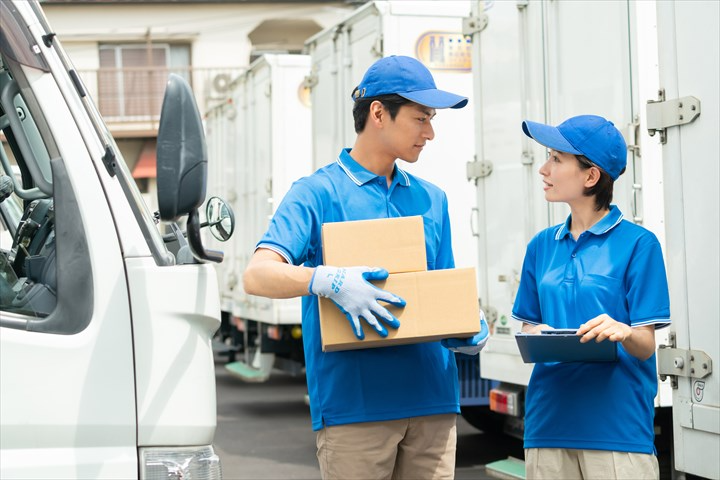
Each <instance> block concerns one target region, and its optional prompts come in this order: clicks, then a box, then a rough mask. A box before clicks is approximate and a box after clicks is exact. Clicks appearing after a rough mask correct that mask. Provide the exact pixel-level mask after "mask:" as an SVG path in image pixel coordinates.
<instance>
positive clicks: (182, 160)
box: [157, 73, 207, 221]
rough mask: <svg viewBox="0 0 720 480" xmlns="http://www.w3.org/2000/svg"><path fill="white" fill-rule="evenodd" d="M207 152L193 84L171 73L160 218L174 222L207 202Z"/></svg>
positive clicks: (163, 122) (160, 145)
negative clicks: (192, 88) (191, 85)
mask: <svg viewBox="0 0 720 480" xmlns="http://www.w3.org/2000/svg"><path fill="white" fill-rule="evenodd" d="M206 186H207V149H206V147H205V134H204V133H203V126H202V121H201V119H200V113H199V112H198V109H197V105H196V103H195V97H194V96H193V93H192V90H191V88H190V85H188V83H187V82H186V81H185V80H184V79H183V78H182V77H180V76H179V75H176V74H174V73H171V74H170V76H169V78H168V82H167V87H166V89H165V96H164V98H163V104H162V111H161V112H160V126H159V129H158V138H157V189H158V206H159V210H160V218H161V219H163V220H165V221H174V220H175V219H177V218H178V217H180V216H182V215H188V214H190V212H192V211H193V210H196V209H197V208H199V207H200V205H201V204H202V203H203V201H205V189H206Z"/></svg>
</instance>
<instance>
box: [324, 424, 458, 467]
mask: <svg viewBox="0 0 720 480" xmlns="http://www.w3.org/2000/svg"><path fill="white" fill-rule="evenodd" d="M456 420H457V415H455V414H454V413H453V414H446V415H431V416H427V417H413V418H407V419H403V420H393V421H387V422H368V423H353V424H349V425H338V426H334V427H325V428H323V429H322V430H320V431H319V432H318V433H317V448H318V450H317V457H318V462H319V463H320V473H321V475H322V478H323V480H330V479H343V480H345V479H347V480H350V479H362V480H372V479H393V480H394V479H413V480H423V479H452V478H454V476H455V448H456V445H457V430H456V427H455V422H456Z"/></svg>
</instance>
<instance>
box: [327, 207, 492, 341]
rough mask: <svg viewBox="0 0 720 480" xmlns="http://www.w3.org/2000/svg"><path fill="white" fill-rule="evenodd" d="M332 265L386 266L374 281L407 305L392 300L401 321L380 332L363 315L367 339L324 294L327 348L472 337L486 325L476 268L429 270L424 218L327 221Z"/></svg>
mask: <svg viewBox="0 0 720 480" xmlns="http://www.w3.org/2000/svg"><path fill="white" fill-rule="evenodd" d="M322 235H323V257H324V260H325V264H326V265H333V266H339V267H350V266H358V265H366V266H373V267H375V266H377V267H383V268H385V269H387V270H388V271H389V272H390V276H389V277H388V278H387V279H386V280H384V281H380V282H373V283H374V284H375V285H377V286H378V288H382V289H383V290H387V291H389V292H392V293H394V294H396V295H398V296H400V297H402V298H403V299H404V300H405V302H406V305H405V308H397V307H393V306H390V305H386V307H387V308H388V310H389V311H390V312H391V313H392V314H393V315H395V317H396V318H397V319H398V320H399V321H400V328H398V329H397V330H395V329H392V328H387V325H386V328H387V330H388V336H387V337H386V338H382V337H380V335H378V334H377V333H376V332H375V330H374V329H373V328H372V327H371V326H370V324H368V323H367V322H365V321H364V320H361V325H362V328H363V332H364V333H365V339H364V340H358V339H357V337H355V333H354V332H353V328H352V326H351V324H350V321H349V320H348V319H347V317H346V316H345V314H343V313H342V312H341V311H340V310H339V309H338V307H337V306H336V305H335V304H334V303H333V302H332V300H330V299H327V298H320V306H319V308H320V332H321V335H322V347H323V351H326V352H333V351H339V350H353V349H359V348H373V347H383V346H390V345H405V344H410V343H421V342H431V341H437V340H440V339H442V338H451V337H457V338H463V337H471V336H473V335H475V334H476V333H478V331H479V330H480V321H479V315H480V308H479V305H478V298H477V285H476V276H475V269H474V268H462V269H451V270H433V271H426V269H427V260H426V256H425V230H424V226H423V220H422V217H419V216H418V217H400V218H390V219H379V220H363V221H355V222H338V223H329V224H325V225H323V232H322Z"/></svg>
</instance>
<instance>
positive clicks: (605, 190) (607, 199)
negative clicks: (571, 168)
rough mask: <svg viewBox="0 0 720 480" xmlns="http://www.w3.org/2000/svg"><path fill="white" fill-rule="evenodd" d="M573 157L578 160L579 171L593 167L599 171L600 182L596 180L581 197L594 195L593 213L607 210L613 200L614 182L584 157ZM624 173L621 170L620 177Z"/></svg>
mask: <svg viewBox="0 0 720 480" xmlns="http://www.w3.org/2000/svg"><path fill="white" fill-rule="evenodd" d="M575 157H576V158H577V159H578V163H579V164H580V169H581V170H588V169H589V168H591V167H595V168H597V169H598V170H600V180H598V181H597V183H596V184H595V185H593V186H592V187H589V188H586V189H585V191H584V192H583V195H585V196H586V197H592V196H593V195H595V211H598V212H599V211H600V210H609V209H610V203H612V199H613V186H614V184H615V181H614V180H613V179H612V177H610V175H609V174H608V173H607V172H606V171H605V170H603V169H602V168H600V167H598V166H597V165H595V164H594V163H593V162H592V161H591V160H590V159H589V158H587V157H586V156H585V155H575ZM624 171H625V169H624V168H623V169H622V171H621V172H620V175H622V174H623V172H624Z"/></svg>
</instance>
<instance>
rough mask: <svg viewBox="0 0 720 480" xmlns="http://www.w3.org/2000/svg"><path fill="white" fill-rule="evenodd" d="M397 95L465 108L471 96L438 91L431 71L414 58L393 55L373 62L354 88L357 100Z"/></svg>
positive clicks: (429, 104) (437, 105)
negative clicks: (468, 97)
mask: <svg viewBox="0 0 720 480" xmlns="http://www.w3.org/2000/svg"><path fill="white" fill-rule="evenodd" d="M390 94H396V95H400V96H401V97H403V98H407V99H408V100H410V101H412V102H415V103H419V104H420V105H424V106H426V107H430V108H462V107H464V106H465V105H467V103H468V99H467V97H462V96H460V95H455V94H454V93H450V92H445V91H443V90H438V89H437V87H436V86H435V80H433V77H432V74H431V73H430V70H428V69H427V67H426V66H425V65H423V64H422V63H420V62H419V61H418V60H416V59H414V58H412V57H405V56H401V55H391V56H389V57H385V58H381V59H380V60H378V61H376V62H375V63H373V64H372V65H371V66H370V68H368V70H367V72H365V76H364V77H363V79H362V81H361V82H360V85H358V86H357V87H356V88H355V90H353V93H352V98H353V101H356V100H359V99H361V98H369V97H377V96H380V95H390Z"/></svg>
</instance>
